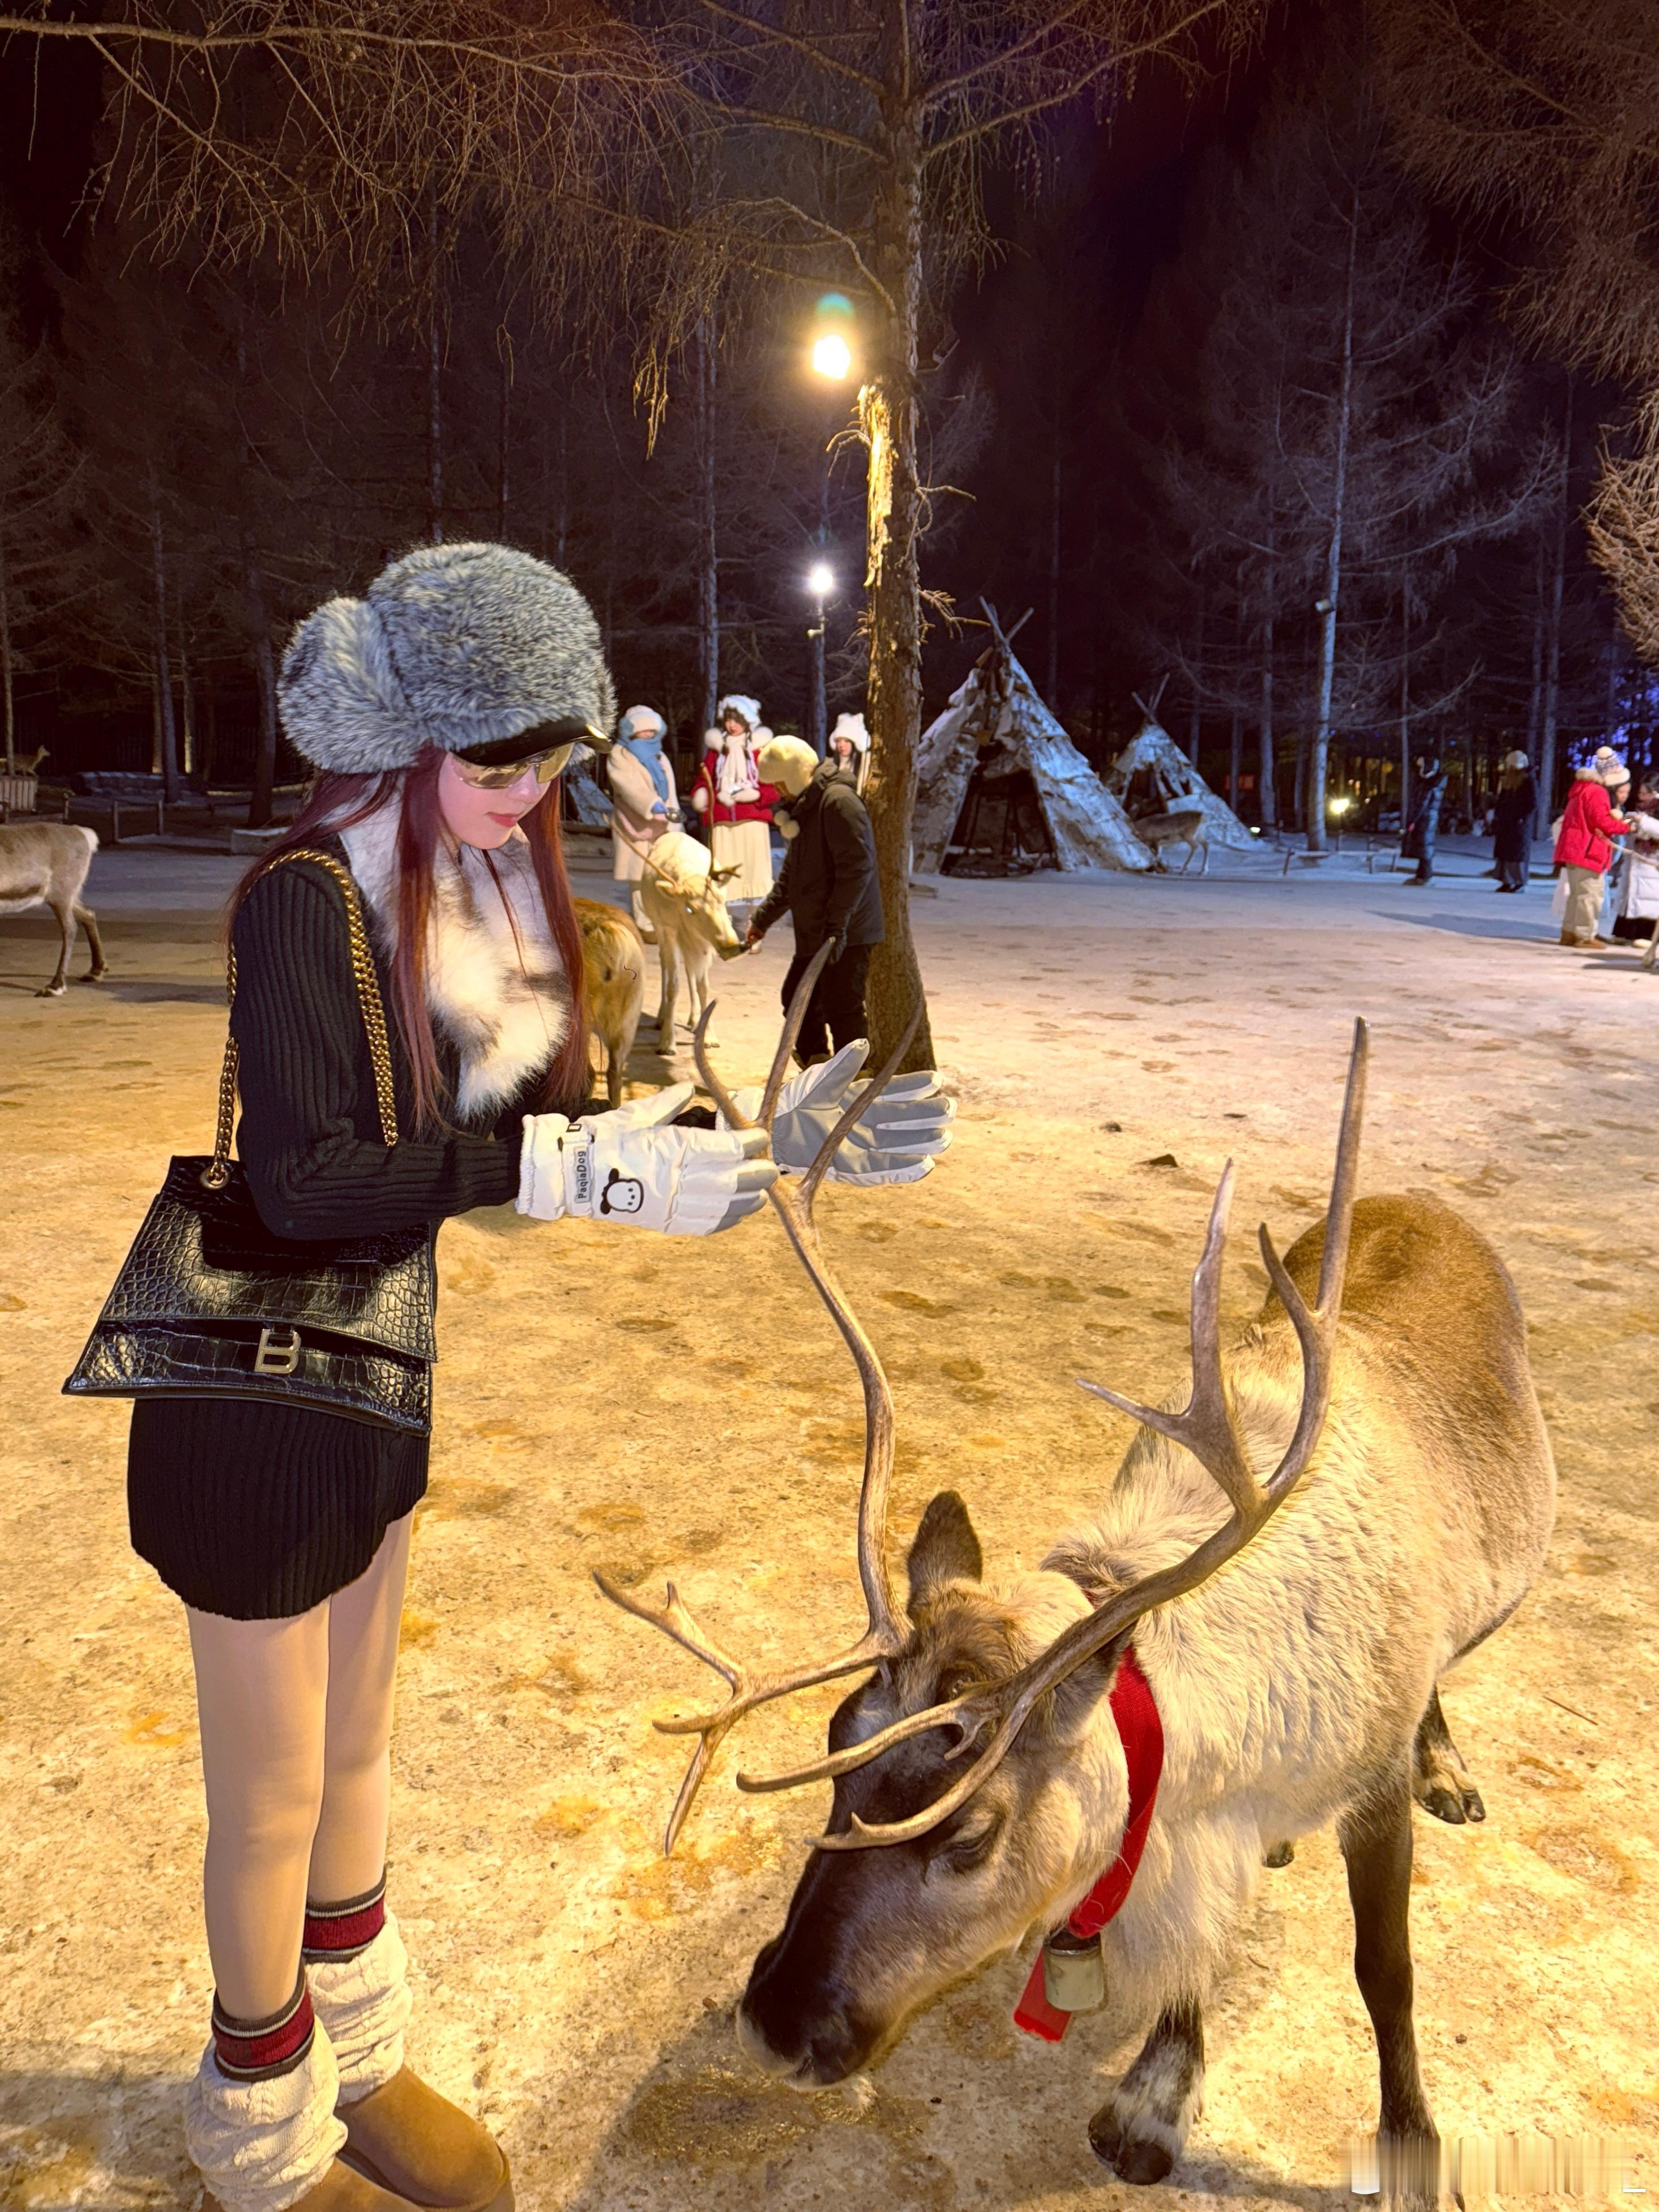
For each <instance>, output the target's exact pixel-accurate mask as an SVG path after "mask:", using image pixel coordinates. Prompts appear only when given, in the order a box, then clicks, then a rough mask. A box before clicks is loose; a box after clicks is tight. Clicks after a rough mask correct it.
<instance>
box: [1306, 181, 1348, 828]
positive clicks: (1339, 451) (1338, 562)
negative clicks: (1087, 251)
mask: <svg viewBox="0 0 1659 2212" xmlns="http://www.w3.org/2000/svg"><path fill="white" fill-rule="evenodd" d="M1358 258H1359V208H1358V202H1357V201H1356V203H1355V204H1354V206H1353V208H1352V212H1351V214H1350V216H1349V226H1348V273H1347V280H1346V291H1345V293H1344V295H1343V301H1342V376H1341V380H1340V384H1339V385H1338V387H1337V398H1336V467H1335V471H1334V478H1333V482H1332V485H1331V535H1330V542H1329V544H1328V547H1327V549H1326V553H1325V598H1324V601H1323V605H1322V613H1321V620H1320V625H1319V727H1318V728H1317V730H1316V731H1315V732H1314V741H1313V753H1312V757H1311V758H1310V761H1309V763H1308V787H1307V794H1306V805H1307V817H1306V818H1307V829H1308V850H1309V851H1310V853H1322V852H1323V851H1324V850H1325V787H1326V782H1327V780H1328V769H1329V763H1330V753H1331V702H1332V698H1333V696H1334V690H1335V684H1336V611H1337V605H1338V602H1339V600H1340V597H1341V592H1342V526H1343V520H1344V516H1345V513H1346V504H1347V496H1348V439H1349V433H1350V428H1351V425H1352V418H1353V295H1354V278H1355V272H1356V269H1357V266H1358Z"/></svg>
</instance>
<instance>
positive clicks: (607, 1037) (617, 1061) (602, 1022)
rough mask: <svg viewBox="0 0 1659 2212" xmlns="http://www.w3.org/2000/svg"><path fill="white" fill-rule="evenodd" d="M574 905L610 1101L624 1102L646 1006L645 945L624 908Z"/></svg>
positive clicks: (589, 902) (591, 902) (599, 902)
mask: <svg viewBox="0 0 1659 2212" xmlns="http://www.w3.org/2000/svg"><path fill="white" fill-rule="evenodd" d="M574 906H575V908H576V920H577V921H579V922H580V925H581V933H582V973H583V980H584V981H585V982H586V997H587V1018H588V1023H589V1025H590V1027H591V1028H592V1032H593V1035H594V1036H596V1037H597V1038H598V1039H599V1048H600V1051H601V1054H602V1055H603V1057H604V1061H605V1066H604V1068H603V1070H602V1073H603V1074H604V1076H605V1100H606V1103H608V1104H609V1105H611V1106H613V1107H615V1106H620V1105H621V1104H622V1103H623V1081H624V1079H625V1078H626V1076H627V1073H628V1055H629V1053H631V1052H632V1051H633V1049H634V1039H635V1036H636V1035H637V1034H638V1031H639V1026H640V1012H641V1008H642V1007H643V1006H644V1004H645V946H644V945H643V943H642V942H641V938H640V933H639V932H638V930H637V929H635V927H634V925H633V923H632V921H629V917H628V916H627V915H625V914H624V913H623V911H622V909H621V908H619V907H614V906H610V905H607V904H606V903H605V901H604V900H603V899H585V898H579V899H577V900H575V901H574Z"/></svg>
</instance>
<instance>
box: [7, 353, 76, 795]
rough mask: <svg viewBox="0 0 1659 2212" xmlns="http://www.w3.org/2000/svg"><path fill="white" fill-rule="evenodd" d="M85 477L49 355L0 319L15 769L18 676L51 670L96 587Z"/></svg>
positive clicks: (10, 751)
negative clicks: (83, 513) (80, 483)
mask: <svg viewBox="0 0 1659 2212" xmlns="http://www.w3.org/2000/svg"><path fill="white" fill-rule="evenodd" d="M78 473H79V467H78V463H77V461H76V456H75V453H74V451H73V448H72V447H71V444H70V440H69V438H68V436H67V435H66V434H65V431H64V422H63V418H62V415H61V413H60V411H59V410H58V404H57V402H56V400H55V398H54V397H53V393H52V374H51V367H50V363H49V362H48V361H47V359H46V353H45V349H44V348H41V347H34V348H32V349H30V348H26V347H25V346H24V344H23V343H22V340H21V337H20V336H19V334H18V332H17V330H16V328H15V325H14V323H13V322H12V320H11V319H10V317H9V315H6V314H3V313H0V734H3V738H4V760H5V766H6V770H7V773H8V774H9V773H10V772H11V771H12V769H14V768H15V765H16V757H17V740H18V727H17V679H18V678H19V677H20V676H21V675H27V674H32V673H34V672H36V671H39V670H40V669H41V668H43V667H44V666H46V665H48V659H49V655H50V653H51V650H52V647H51V645H50V643H49V640H50V639H51V637H52V633H53V630H54V627H56V628H57V629H58V631H59V634H61V628H62V617H64V614H65V613H66V611H68V610H69V609H70V608H71V607H72V606H73V605H75V603H76V601H77V600H78V599H81V598H82V597H83V596H84V594H85V593H86V592H87V591H88V589H89V588H90V586H91V581H92V574H91V563H90V562H89V560H88V549H87V546H86V544H85V541H84V540H83V539H82V538H81V537H80V536H79V534H78V533H77V532H76V528H75V521H74V500H75V495H76V478H77V476H78Z"/></svg>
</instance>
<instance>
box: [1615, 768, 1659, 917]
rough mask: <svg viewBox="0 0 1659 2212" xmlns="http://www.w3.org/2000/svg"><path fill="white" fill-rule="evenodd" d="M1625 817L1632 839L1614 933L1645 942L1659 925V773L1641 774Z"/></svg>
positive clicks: (1622, 880) (1628, 845)
mask: <svg viewBox="0 0 1659 2212" xmlns="http://www.w3.org/2000/svg"><path fill="white" fill-rule="evenodd" d="M1625 818H1626V821H1628V823H1630V842H1629V843H1628V844H1627V845H1626V848H1625V861H1624V867H1623V870H1622V872H1621V875H1620V881H1619V884H1618V886H1617V898H1616V904H1617V907H1618V912H1617V913H1616V915H1614V917H1613V935H1614V936H1615V937H1616V938H1619V939H1621V940H1622V941H1624V942H1626V943H1631V944H1637V945H1645V944H1646V943H1647V941H1648V939H1650V937H1651V936H1652V935H1653V933H1654V931H1655V930H1656V929H1659V777H1656V776H1654V775H1652V774H1649V775H1644V776H1643V777H1642V779H1641V781H1639V782H1638V785H1637V787H1636V804H1635V805H1633V806H1630V807H1627V808H1626V817H1625Z"/></svg>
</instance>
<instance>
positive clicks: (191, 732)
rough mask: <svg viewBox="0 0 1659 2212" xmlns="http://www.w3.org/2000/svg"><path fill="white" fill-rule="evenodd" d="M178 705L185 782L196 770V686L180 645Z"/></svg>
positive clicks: (185, 654) (188, 656)
mask: <svg viewBox="0 0 1659 2212" xmlns="http://www.w3.org/2000/svg"><path fill="white" fill-rule="evenodd" d="M179 705H180V707H181V708H183V710H184V717H185V778H186V780H188V778H189V777H190V776H191V775H193V774H194V773H195V770H196V768H197V759H196V684H195V681H194V679H193V678H192V677H191V672H190V655H189V654H188V653H186V652H185V648H184V646H183V645H182V643H181V644H180V646H179Z"/></svg>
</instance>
